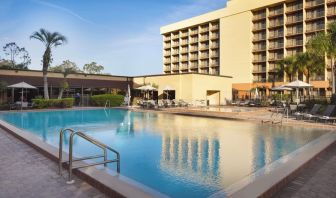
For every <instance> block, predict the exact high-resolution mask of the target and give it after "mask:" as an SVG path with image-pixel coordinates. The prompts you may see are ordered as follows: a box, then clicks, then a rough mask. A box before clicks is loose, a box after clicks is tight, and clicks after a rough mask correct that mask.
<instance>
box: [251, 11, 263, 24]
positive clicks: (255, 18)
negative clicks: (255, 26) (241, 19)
mask: <svg viewBox="0 0 336 198" xmlns="http://www.w3.org/2000/svg"><path fill="white" fill-rule="evenodd" d="M264 19H266V12H264V13H261V14H255V15H254V16H253V19H252V21H253V22H255V21H260V20H264Z"/></svg>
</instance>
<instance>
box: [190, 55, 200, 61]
mask: <svg viewBox="0 0 336 198" xmlns="http://www.w3.org/2000/svg"><path fill="white" fill-rule="evenodd" d="M197 59H198V56H191V57H190V60H191V61H193V60H197Z"/></svg>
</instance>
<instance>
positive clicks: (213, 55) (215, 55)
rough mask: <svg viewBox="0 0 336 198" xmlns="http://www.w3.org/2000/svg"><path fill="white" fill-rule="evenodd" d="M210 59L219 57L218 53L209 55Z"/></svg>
mask: <svg viewBox="0 0 336 198" xmlns="http://www.w3.org/2000/svg"><path fill="white" fill-rule="evenodd" d="M210 57H211V58H216V57H219V53H212V54H211V55H210Z"/></svg>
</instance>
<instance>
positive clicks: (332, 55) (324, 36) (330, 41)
mask: <svg viewBox="0 0 336 198" xmlns="http://www.w3.org/2000/svg"><path fill="white" fill-rule="evenodd" d="M307 49H308V51H309V52H310V53H312V54H315V55H316V56H318V57H320V58H323V60H324V57H325V55H327V57H328V58H329V59H330V60H331V81H332V93H333V94H335V92H336V87H335V71H336V68H335V59H336V22H333V23H330V24H329V25H328V32H327V33H320V34H317V35H316V36H314V37H313V38H311V39H310V40H309V41H308V43H307Z"/></svg>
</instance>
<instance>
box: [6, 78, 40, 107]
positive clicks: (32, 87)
mask: <svg viewBox="0 0 336 198" xmlns="http://www.w3.org/2000/svg"><path fill="white" fill-rule="evenodd" d="M7 87H8V88H21V89H22V91H21V110H22V103H23V89H37V88H36V87H34V86H32V85H30V84H28V83H25V82H20V83H17V84H13V85H9V86H7ZM12 97H13V96H12Z"/></svg>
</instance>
